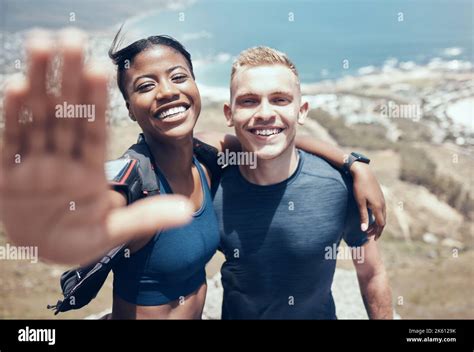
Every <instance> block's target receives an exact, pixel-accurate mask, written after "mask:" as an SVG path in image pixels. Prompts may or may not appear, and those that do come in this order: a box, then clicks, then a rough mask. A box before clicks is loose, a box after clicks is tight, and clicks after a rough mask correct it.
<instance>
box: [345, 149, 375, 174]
mask: <svg viewBox="0 0 474 352" xmlns="http://www.w3.org/2000/svg"><path fill="white" fill-rule="evenodd" d="M355 161H360V162H363V163H366V164H369V163H370V159H369V158H367V157H366V156H365V155H364V154H361V153H355V152H352V153H350V154H349V156H348V157H347V159H346V161H345V162H344V165H343V166H342V171H343V172H344V173H345V174H346V175H350V173H351V165H352V164H353V163H354V162H355Z"/></svg>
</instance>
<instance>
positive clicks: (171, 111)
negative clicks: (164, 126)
mask: <svg viewBox="0 0 474 352" xmlns="http://www.w3.org/2000/svg"><path fill="white" fill-rule="evenodd" d="M186 110H187V109H186V108H185V107H184V106H176V107H174V108H170V109H168V110H165V111H162V112H161V113H160V114H159V115H158V118H159V119H164V118H166V117H168V116H171V115H175V114H179V113H181V112H185V111H186Z"/></svg>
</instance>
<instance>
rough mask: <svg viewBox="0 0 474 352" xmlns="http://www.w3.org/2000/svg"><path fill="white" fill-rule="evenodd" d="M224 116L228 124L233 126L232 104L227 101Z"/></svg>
mask: <svg viewBox="0 0 474 352" xmlns="http://www.w3.org/2000/svg"><path fill="white" fill-rule="evenodd" d="M224 116H225V119H226V121H227V126H228V127H233V126H234V121H232V110H231V109H230V105H229V104H227V103H225V104H224Z"/></svg>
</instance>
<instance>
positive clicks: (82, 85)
mask: <svg viewBox="0 0 474 352" xmlns="http://www.w3.org/2000/svg"><path fill="white" fill-rule="evenodd" d="M84 45H85V40H84V39H83V36H82V34H81V33H80V32H77V31H74V30H68V31H63V32H62V33H61V34H60V36H59V39H58V40H57V41H56V40H53V39H52V37H51V36H50V35H48V34H45V33H36V35H34V36H33V37H32V38H31V39H30V41H29V45H28V50H27V52H28V64H29V66H28V74H27V78H26V79H16V80H15V81H13V82H12V83H11V84H10V85H9V86H8V87H7V89H6V92H5V104H4V110H5V111H4V115H5V130H4V135H3V144H4V145H3V148H2V150H1V154H0V157H1V161H0V162H1V168H0V219H1V221H2V222H3V225H4V227H5V229H6V232H7V235H8V237H9V238H10V239H11V240H12V241H13V242H14V243H16V244H18V245H23V246H37V247H38V250H39V256H40V257H41V258H44V259H47V260H52V261H55V262H59V263H68V264H72V263H74V264H75V263H87V262H89V261H91V260H93V259H95V258H97V257H99V256H100V255H101V254H103V253H104V252H106V251H107V250H108V249H110V248H112V247H114V246H116V245H118V244H120V243H123V242H126V241H129V240H130V239H132V238H134V237H137V236H143V235H144V234H152V233H153V232H154V231H156V230H157V229H158V228H163V227H171V226H177V225H180V224H182V223H185V222H186V221H188V220H189V219H190V214H191V207H190V206H189V203H188V201H187V200H185V199H184V198H182V197H178V196H173V197H152V198H150V199H145V200H142V201H139V202H137V203H135V204H134V205H132V206H129V207H126V208H125V207H124V208H116V209H114V208H113V206H112V204H111V200H110V196H109V195H110V192H109V191H108V185H107V181H106V179H105V173H104V161H105V149H106V124H105V110H106V105H107V77H106V75H105V74H104V73H103V72H101V70H100V68H99V66H96V65H91V68H90V69H85V68H84V67H83V47H84ZM55 54H59V55H60V57H61V58H62V65H61V73H60V77H61V93H60V94H55V95H53V94H49V93H48V91H47V88H46V87H47V77H48V67H49V65H50V63H51V59H52V57H53V56H54V55H55ZM64 107H66V110H64V109H63V108H64ZM68 109H69V110H68Z"/></svg>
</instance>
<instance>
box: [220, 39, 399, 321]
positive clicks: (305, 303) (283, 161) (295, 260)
mask: <svg viewBox="0 0 474 352" xmlns="http://www.w3.org/2000/svg"><path fill="white" fill-rule="evenodd" d="M230 89H231V99H230V104H226V105H225V106H224V113H225V116H226V119H227V123H228V126H229V127H231V126H233V127H234V128H235V133H236V135H237V137H238V139H239V141H240V143H241V145H242V151H243V152H247V153H255V154H256V157H257V167H256V168H255V167H254V165H236V166H229V167H227V169H226V170H225V172H224V174H223V176H222V179H221V184H220V187H219V189H218V190H217V193H216V197H215V206H216V211H217V215H218V218H219V220H220V234H221V249H222V251H223V253H224V254H225V257H226V261H225V263H224V264H223V267H222V284H223V287H224V299H223V308H222V318H223V319H335V318H336V315H335V306H334V301H333V298H332V294H331V284H332V280H333V276H334V271H335V267H336V258H337V253H334V249H335V248H336V247H337V246H339V244H340V241H341V239H344V241H345V242H346V243H347V244H348V245H349V246H351V247H359V248H360V249H361V250H360V251H359V252H358V253H362V254H363V255H362V257H361V258H353V262H354V265H355V268H356V271H357V277H358V280H359V284H360V289H361V293H362V297H363V300H364V303H365V306H366V309H367V312H368V315H369V317H370V318H373V319H383V318H385V319H391V318H392V308H391V292H390V288H389V285H388V280H387V275H386V272H385V269H384V266H383V263H382V261H381V258H380V253H379V251H378V249H377V245H376V242H375V241H374V239H373V238H370V237H369V238H368V237H367V234H366V233H365V232H363V231H362V230H361V228H360V226H359V218H358V209H357V206H356V204H355V201H354V197H353V195H352V194H351V192H352V184H351V182H352V181H351V180H350V179H349V178H348V177H347V176H345V175H343V174H341V173H340V172H339V171H337V170H336V169H335V168H333V167H332V166H330V165H329V164H328V163H327V162H325V161H324V160H323V159H321V158H318V157H316V156H313V155H311V154H308V153H305V152H303V151H301V150H297V149H296V148H295V134H296V125H297V123H299V124H303V123H304V120H305V118H306V115H307V113H308V108H309V107H308V104H307V103H302V102H301V90H300V84H299V79H298V73H297V71H296V68H295V66H294V64H293V63H292V62H291V61H290V60H289V59H288V58H287V57H286V55H284V54H282V53H280V52H278V51H276V50H274V49H271V48H267V47H257V48H252V49H248V50H245V51H243V52H242V53H241V54H240V56H239V57H238V58H237V60H236V61H235V63H234V65H233V67H232V74H231V87H230Z"/></svg>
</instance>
